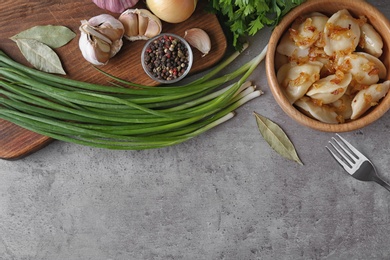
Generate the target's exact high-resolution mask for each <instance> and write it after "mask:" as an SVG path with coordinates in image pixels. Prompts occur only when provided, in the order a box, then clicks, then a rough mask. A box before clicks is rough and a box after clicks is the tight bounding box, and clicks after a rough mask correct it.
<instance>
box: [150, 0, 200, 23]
mask: <svg viewBox="0 0 390 260" xmlns="http://www.w3.org/2000/svg"><path fill="white" fill-rule="evenodd" d="M197 2H198V1H197V0H146V5H147V6H148V8H149V9H150V11H152V13H153V14H154V15H155V16H157V17H158V18H160V19H161V20H163V21H165V22H168V23H180V22H183V21H185V20H187V19H188V18H190V16H191V15H192V14H193V12H194V11H195V8H196V4H197Z"/></svg>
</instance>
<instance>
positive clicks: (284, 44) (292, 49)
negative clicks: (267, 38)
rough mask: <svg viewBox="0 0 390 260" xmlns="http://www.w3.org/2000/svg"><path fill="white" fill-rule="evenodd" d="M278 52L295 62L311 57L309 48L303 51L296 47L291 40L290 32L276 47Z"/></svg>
mask: <svg viewBox="0 0 390 260" xmlns="http://www.w3.org/2000/svg"><path fill="white" fill-rule="evenodd" d="M276 51H277V52H278V53H280V54H283V55H285V56H287V57H289V58H290V59H291V60H295V61H297V60H300V59H307V58H308V56H309V48H307V49H301V48H299V47H298V46H296V45H295V43H294V41H293V40H292V39H291V38H290V34H289V33H288V32H287V33H285V34H284V35H283V36H282V38H281V39H280V43H279V45H278V47H276Z"/></svg>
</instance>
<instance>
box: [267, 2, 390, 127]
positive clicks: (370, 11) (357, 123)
mask: <svg viewBox="0 0 390 260" xmlns="http://www.w3.org/2000/svg"><path fill="white" fill-rule="evenodd" d="M317 6H332V8H334V9H339V10H341V9H347V10H348V11H350V12H351V14H352V15H353V16H355V17H356V12H357V13H359V14H364V15H365V16H366V17H367V20H368V21H370V24H372V22H371V21H372V20H374V19H375V24H376V26H374V24H372V25H373V26H374V28H375V27H378V26H380V27H383V30H387V31H390V22H389V21H388V20H387V18H386V17H385V16H384V15H383V14H382V13H381V12H380V11H379V10H378V9H376V8H375V7H374V6H372V5H371V4H369V3H367V2H365V1H363V0H358V1H356V0H354V1H351V0H344V1H339V0H327V1H324V0H308V1H307V2H305V3H303V4H301V5H299V6H297V7H295V8H294V9H293V10H292V11H290V12H289V13H288V14H287V15H286V16H285V17H284V18H283V19H282V20H281V21H280V23H279V24H278V25H277V26H276V27H275V28H274V30H273V32H272V34H271V37H270V40H269V43H268V50H267V55H266V62H265V67H266V75H267V80H268V85H269V87H270V89H271V93H272V95H273V96H274V99H275V100H276V102H277V103H278V104H279V106H280V107H281V108H282V110H283V111H284V112H285V113H286V114H288V115H289V116H290V117H292V118H293V119H295V120H296V121H297V122H298V123H300V124H302V125H304V126H307V127H310V128H313V129H315V130H319V131H323V132H348V131H353V130H357V129H360V128H362V127H365V126H367V125H369V124H371V123H373V122H374V121H376V120H377V119H379V118H380V117H381V116H383V115H384V114H385V113H386V112H387V111H388V110H389V109H390V93H387V94H386V96H385V97H384V98H382V100H381V102H379V104H378V105H376V106H375V107H373V108H371V109H370V110H369V111H370V112H369V113H366V114H364V115H363V116H362V117H360V118H358V119H355V120H351V121H348V122H346V123H342V124H328V123H323V122H320V121H318V120H316V119H313V118H311V117H309V116H307V115H305V114H303V113H302V112H300V111H299V110H298V109H297V108H295V107H294V106H293V105H291V104H290V102H289V101H288V99H287V98H286V97H285V95H284V93H283V92H282V91H281V89H280V88H279V84H278V82H277V79H276V71H275V62H274V56H275V53H276V47H277V44H278V42H279V40H280V38H281V36H282V35H283V34H284V32H285V31H286V30H287V29H288V28H289V27H290V25H291V23H292V22H293V21H294V20H295V19H296V18H297V17H299V16H300V15H302V14H305V13H310V12H314V11H318V9H316V7H317ZM335 6H337V8H336V7H335ZM363 10H364V12H363ZM318 12H322V13H327V12H326V11H318ZM368 16H369V17H368ZM375 29H376V30H377V31H378V33H379V34H380V35H381V37H382V39H385V38H386V37H384V36H383V33H381V32H380V31H379V30H378V29H377V28H375ZM387 38H388V39H389V40H388V42H387V44H384V48H386V49H387V55H388V56H389V55H390V53H389V49H388V48H389V45H390V36H388V37H387ZM385 65H386V68H387V76H386V79H390V67H389V64H385Z"/></svg>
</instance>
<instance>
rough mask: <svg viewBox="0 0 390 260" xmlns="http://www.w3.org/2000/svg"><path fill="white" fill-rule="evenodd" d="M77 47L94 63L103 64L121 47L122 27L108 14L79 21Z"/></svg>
mask: <svg viewBox="0 0 390 260" xmlns="http://www.w3.org/2000/svg"><path fill="white" fill-rule="evenodd" d="M79 29H80V31H81V35H80V40H79V48H80V50H81V53H82V55H83V57H84V58H85V59H86V60H87V61H89V62H91V63H92V64H94V65H104V64H106V63H107V62H108V60H109V59H110V58H111V57H113V56H114V55H115V54H116V53H117V52H118V51H119V50H120V49H121V47H122V45H123V41H122V36H123V33H124V27H123V25H122V23H121V22H120V21H118V20H117V19H115V18H114V17H113V16H111V15H109V14H101V15H98V16H95V17H92V18H91V19H89V20H88V21H86V20H83V21H81V26H80V28H79Z"/></svg>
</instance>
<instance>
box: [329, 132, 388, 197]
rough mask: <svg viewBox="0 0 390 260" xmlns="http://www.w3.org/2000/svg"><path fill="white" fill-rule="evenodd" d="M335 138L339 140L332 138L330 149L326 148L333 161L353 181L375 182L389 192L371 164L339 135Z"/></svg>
mask: <svg viewBox="0 0 390 260" xmlns="http://www.w3.org/2000/svg"><path fill="white" fill-rule="evenodd" d="M336 137H338V139H339V140H337V139H336V138H334V137H332V140H331V141H329V144H330V146H331V147H332V148H329V147H328V146H326V149H327V150H328V151H329V152H330V154H331V155H332V156H333V157H334V159H336V161H337V162H338V163H339V164H340V165H341V166H342V167H343V168H344V169H345V170H346V171H347V172H348V173H349V174H350V175H351V176H352V177H354V178H355V179H358V180H360V181H375V182H376V183H378V184H380V185H382V186H383V187H384V188H386V189H387V190H388V191H390V185H389V184H388V183H386V182H385V181H383V180H382V179H381V178H379V176H378V173H377V171H376V169H375V166H374V165H373V164H372V162H371V161H370V160H369V159H368V158H367V157H366V156H364V155H363V154H362V153H361V152H359V151H358V150H357V149H356V148H355V147H353V146H352V145H351V144H350V143H349V142H347V141H346V140H345V139H344V138H342V137H341V136H340V135H339V134H336Z"/></svg>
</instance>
